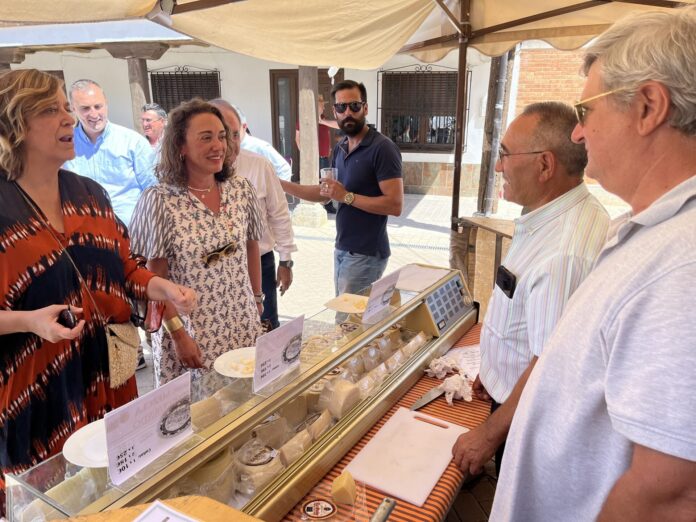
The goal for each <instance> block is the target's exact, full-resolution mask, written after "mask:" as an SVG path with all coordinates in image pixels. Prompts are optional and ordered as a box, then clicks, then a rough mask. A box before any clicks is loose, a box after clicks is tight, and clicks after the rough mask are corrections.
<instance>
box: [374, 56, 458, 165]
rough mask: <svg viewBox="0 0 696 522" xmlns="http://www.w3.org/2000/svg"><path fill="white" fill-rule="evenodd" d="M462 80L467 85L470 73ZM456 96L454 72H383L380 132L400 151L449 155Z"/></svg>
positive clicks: (420, 68)
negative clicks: (464, 80)
mask: <svg viewBox="0 0 696 522" xmlns="http://www.w3.org/2000/svg"><path fill="white" fill-rule="evenodd" d="M466 81H467V82H471V72H470V71H467V79H466ZM456 96H457V73H456V72H452V71H432V67H431V66H417V67H416V70H411V71H383V72H382V107H381V113H382V114H381V115H382V121H381V123H382V128H381V130H382V133H383V134H385V135H387V136H389V137H390V138H391V139H392V140H393V141H394V142H395V143H396V144H397V145H398V146H399V148H400V149H401V150H404V151H414V152H415V151H422V152H452V149H453V148H454V128H455V120H456V118H455V116H456V107H457V100H456ZM466 114H467V116H468V103H467V113H466ZM464 150H466V135H465V136H464Z"/></svg>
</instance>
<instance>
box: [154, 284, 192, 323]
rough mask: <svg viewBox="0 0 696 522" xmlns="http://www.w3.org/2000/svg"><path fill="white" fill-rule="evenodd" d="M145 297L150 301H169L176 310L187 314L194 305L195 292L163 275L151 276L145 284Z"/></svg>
mask: <svg viewBox="0 0 696 522" xmlns="http://www.w3.org/2000/svg"><path fill="white" fill-rule="evenodd" d="M147 297H148V298H149V299H151V300H152V301H171V303H172V304H173V305H174V307H175V308H176V310H177V312H179V313H180V314H183V315H187V314H189V313H190V312H191V310H193V309H194V308H195V307H196V292H195V291H194V290H191V289H190V288H187V287H185V286H181V285H177V284H176V283H172V282H171V281H169V280H168V279H164V278H163V277H159V276H158V277H153V278H152V279H150V283H149V284H148V285H147Z"/></svg>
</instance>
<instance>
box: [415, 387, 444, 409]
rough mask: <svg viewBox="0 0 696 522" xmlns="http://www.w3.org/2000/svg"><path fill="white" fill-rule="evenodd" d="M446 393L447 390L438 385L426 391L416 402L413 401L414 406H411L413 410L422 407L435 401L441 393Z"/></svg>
mask: <svg viewBox="0 0 696 522" xmlns="http://www.w3.org/2000/svg"><path fill="white" fill-rule="evenodd" d="M444 393H445V391H444V390H441V389H440V388H438V387H435V388H433V389H432V390H430V391H428V392H426V393H424V394H423V396H422V397H421V398H419V399H417V400H416V402H414V403H413V406H411V411H416V410H418V409H420V408H422V407H423V406H425V405H426V404H428V403H429V402H432V401H434V400H435V399H437V398H438V397H439V396H440V395H442V394H444Z"/></svg>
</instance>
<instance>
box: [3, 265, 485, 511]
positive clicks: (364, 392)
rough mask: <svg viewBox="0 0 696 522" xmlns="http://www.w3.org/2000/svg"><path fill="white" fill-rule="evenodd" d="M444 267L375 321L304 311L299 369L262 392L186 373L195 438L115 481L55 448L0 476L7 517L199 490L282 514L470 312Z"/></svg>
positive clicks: (243, 381)
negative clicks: (189, 381)
mask: <svg viewBox="0 0 696 522" xmlns="http://www.w3.org/2000/svg"><path fill="white" fill-rule="evenodd" d="M443 274H446V275H444V276H443V277H442V278H441V279H440V280H439V281H437V282H436V283H435V284H433V285H430V286H428V288H426V289H424V290H423V291H421V292H410V291H399V290H397V291H396V292H395V293H394V296H393V297H392V300H391V305H390V307H389V313H388V315H387V316H386V317H385V318H384V319H382V320H381V321H379V322H377V323H376V324H363V323H362V322H361V317H360V315H359V314H357V313H356V314H350V313H342V312H335V311H333V310H329V309H325V310H323V311H322V312H320V313H318V314H316V315H315V316H313V317H311V318H309V319H306V320H305V322H304V331H303V335H302V350H301V352H300V365H299V368H298V369H297V370H295V371H293V372H292V373H290V374H286V375H284V376H282V377H281V378H280V379H278V380H277V381H275V382H274V383H273V384H272V385H271V386H269V387H268V388H264V389H263V390H262V392H261V393H256V394H255V393H253V391H252V379H250V378H231V377H224V376H222V375H219V374H218V373H216V372H215V371H211V372H210V373H208V374H206V375H204V376H203V377H202V378H201V379H197V380H195V381H193V382H192V392H191V401H192V405H191V422H192V425H193V428H194V434H193V435H192V436H191V437H190V438H189V439H188V440H187V441H186V442H185V443H183V444H181V445H179V446H177V447H175V448H173V449H172V450H170V451H169V452H168V453H166V454H165V455H163V456H161V457H160V458H159V459H158V460H156V461H155V462H153V463H152V464H150V465H149V466H148V467H146V468H145V469H143V470H141V471H140V472H139V473H138V474H136V476H134V477H132V478H131V479H130V480H128V481H127V482H125V483H124V484H121V485H120V486H118V487H116V486H114V485H113V484H112V483H111V482H110V481H109V478H108V473H107V469H106V468H81V467H79V466H75V465H74V464H71V463H70V462H68V461H67V460H66V459H65V458H64V456H63V454H62V453H61V454H58V455H56V456H54V457H52V458H50V459H48V460H46V461H44V462H42V463H41V464H39V465H37V466H36V467H34V468H32V469H30V470H28V471H26V472H24V473H22V474H19V475H8V476H7V494H8V516H9V517H10V519H11V520H18V521H22V522H27V521H34V520H51V519H56V518H67V517H68V516H74V515H77V514H87V513H95V512H100V511H105V510H108V509H114V508H118V507H123V506H127V505H133V504H137V503H142V502H148V501H151V500H153V499H155V498H171V497H178V496H183V495H192V494H198V495H204V496H207V497H210V498H213V499H215V500H218V501H220V502H223V503H225V504H228V505H231V506H233V507H236V508H238V509H242V510H244V511H246V512H247V513H249V514H251V515H254V516H257V517H260V518H263V519H264V520H276V519H280V518H282V516H283V515H284V514H285V513H287V512H288V511H289V510H290V509H291V508H292V507H293V506H294V504H295V503H296V502H298V501H299V500H300V499H301V498H302V496H303V495H304V494H305V493H306V492H307V491H308V490H309V489H311V487H312V486H313V485H314V484H315V483H316V482H317V481H318V480H320V479H321V478H322V477H323V475H324V474H325V473H326V472H327V471H328V470H329V469H330V468H331V467H332V466H333V465H334V464H335V463H336V462H337V461H338V460H339V459H340V458H341V457H342V456H343V455H344V454H345V453H346V452H347V451H348V450H349V449H350V448H351V447H352V446H353V444H355V442H356V441H357V440H359V438H360V437H361V436H362V435H363V434H364V433H365V432H366V431H367V430H368V429H369V428H370V427H371V426H372V425H373V424H374V423H375V422H377V421H378V420H379V418H380V417H381V416H382V415H384V413H385V412H386V411H387V410H388V409H389V408H390V407H391V405H392V404H394V403H395V402H396V401H397V400H398V399H399V397H401V395H403V393H405V391H407V390H408V389H409V388H410V387H411V386H412V385H413V384H414V383H415V381H416V380H417V379H418V378H419V377H420V375H421V374H422V370H423V368H425V367H426V366H427V364H428V363H429V361H430V360H431V359H432V358H434V357H437V356H439V355H441V354H442V353H444V352H445V351H446V350H447V349H449V347H450V346H451V345H452V344H454V342H455V341H456V340H457V339H458V338H459V337H461V335H463V333H465V332H466V331H467V330H468V329H469V328H470V327H471V326H473V324H475V323H476V321H477V320H478V316H477V307H476V304H475V303H473V302H472V300H471V296H470V295H469V293H468V291H467V289H466V285H465V284H464V282H463V278H462V276H461V274H460V273H459V272H458V271H455V270H443ZM368 290H369V289H368ZM366 294H367V291H366V292H365V295H366ZM357 311H358V310H356V312H357ZM240 364H242V365H244V364H245V363H244V362H243V361H242V362H240Z"/></svg>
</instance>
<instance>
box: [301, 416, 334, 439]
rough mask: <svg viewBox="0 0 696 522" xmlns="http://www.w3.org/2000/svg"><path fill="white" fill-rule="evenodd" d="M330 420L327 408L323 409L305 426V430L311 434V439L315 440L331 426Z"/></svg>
mask: <svg viewBox="0 0 696 522" xmlns="http://www.w3.org/2000/svg"><path fill="white" fill-rule="evenodd" d="M331 420H332V419H331V413H329V410H324V412H323V413H322V414H321V415H319V417H318V418H317V420H315V421H314V422H313V423H312V424H310V425H309V426H307V431H308V432H309V434H310V435H311V436H312V440H317V439H318V438H319V437H321V436H322V435H323V434H324V432H325V431H326V430H328V429H329V428H330V427H331Z"/></svg>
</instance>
